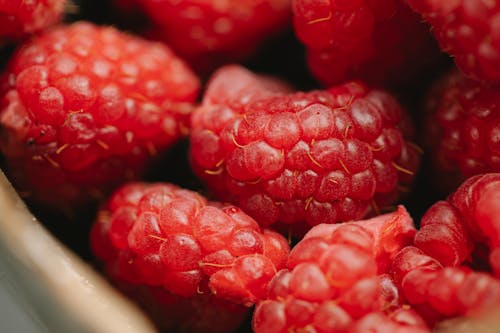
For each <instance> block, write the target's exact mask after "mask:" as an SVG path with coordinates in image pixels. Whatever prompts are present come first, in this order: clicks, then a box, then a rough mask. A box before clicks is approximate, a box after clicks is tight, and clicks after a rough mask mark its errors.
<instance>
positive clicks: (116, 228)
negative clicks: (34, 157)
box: [92, 183, 289, 306]
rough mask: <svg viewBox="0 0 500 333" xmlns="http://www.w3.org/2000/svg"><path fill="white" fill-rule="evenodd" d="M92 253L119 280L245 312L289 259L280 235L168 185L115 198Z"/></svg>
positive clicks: (123, 191)
mask: <svg viewBox="0 0 500 333" xmlns="http://www.w3.org/2000/svg"><path fill="white" fill-rule="evenodd" d="M92 248H93V250H94V253H95V254H96V255H97V257H98V258H100V259H101V260H102V261H103V262H104V264H105V266H106V269H107V271H108V274H109V275H110V276H111V277H112V278H113V279H115V280H118V281H125V282H128V283H131V284H135V285H139V286H148V287H161V288H163V289H164V290H165V291H167V292H169V293H172V294H175V295H180V296H183V297H195V296H196V295H197V294H199V293H212V294H214V295H216V296H217V297H219V298H222V299H227V300H231V301H233V302H235V303H240V304H244V305H247V306H250V305H252V303H254V302H255V301H257V300H259V299H262V298H263V297H265V296H266V287H267V284H268V283H269V281H270V280H271V279H272V278H273V276H274V275H275V273H276V271H277V270H279V269H281V268H282V267H283V266H284V264H285V262H286V258H287V256H288V252H289V246H288V243H287V241H286V240H285V239H284V238H283V237H282V236H281V235H279V234H277V233H275V232H272V231H268V230H261V229H260V227H259V225H258V224H257V222H255V221H254V220H253V219H252V218H250V217H249V216H248V215H246V214H244V213H243V212H242V211H241V210H240V209H238V208H236V207H234V206H223V205H220V208H219V207H215V206H213V205H209V204H208V203H207V201H206V199H204V198H203V197H201V196H200V195H198V194H197V193H195V192H191V191H188V190H184V189H180V188H178V187H176V186H174V185H170V184H162V183H158V184H145V183H132V184H128V185H125V186H123V187H122V188H120V189H119V190H118V191H116V192H115V193H114V194H113V196H112V197H111V198H110V200H109V201H108V202H107V204H106V205H105V206H104V207H103V208H102V210H101V211H100V213H99V215H98V217H97V220H96V222H95V224H94V228H93V237H92Z"/></svg>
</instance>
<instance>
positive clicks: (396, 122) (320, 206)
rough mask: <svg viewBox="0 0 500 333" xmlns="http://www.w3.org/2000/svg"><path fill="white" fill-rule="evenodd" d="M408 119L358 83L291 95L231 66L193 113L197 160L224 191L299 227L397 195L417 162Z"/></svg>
mask: <svg viewBox="0 0 500 333" xmlns="http://www.w3.org/2000/svg"><path fill="white" fill-rule="evenodd" d="M233 85H234V87H233V88H227V89H226V90H224V89H222V88H221V87H231V86H233ZM270 86H271V88H272V89H270ZM219 94H220V95H219ZM404 117H405V116H404V114H403V111H402V110H401V107H400V106H399V104H398V103H397V102H396V100H395V99H394V98H393V97H391V96H390V95H388V94H386V93H385V92H382V91H379V90H371V89H368V88H367V87H366V86H364V85H363V84H361V83H359V82H350V83H346V84H344V85H341V86H338V87H333V88H331V89H329V90H326V91H312V92H309V93H302V92H299V93H293V94H292V93H286V88H285V87H283V86H279V84H278V83H276V82H271V83H270V82H269V81H268V80H262V79H261V78H259V77H258V76H255V75H253V74H251V73H250V72H248V71H246V70H244V69H241V68H240V69H238V68H235V67H226V68H223V69H221V70H219V71H218V72H217V73H216V74H215V75H214V77H213V78H212V80H211V81H210V83H209V84H208V88H207V92H206V93H205V96H204V98H203V102H202V105H201V107H199V108H198V109H197V110H196V111H195V112H194V113H193V115H192V119H191V120H192V121H191V125H192V132H191V149H190V157H191V161H192V166H193V168H194V170H195V172H196V173H197V174H198V175H199V177H200V178H202V179H203V180H204V181H205V182H206V183H207V185H208V187H209V188H210V189H212V190H213V191H215V192H216V194H218V196H219V197H220V198H222V199H223V200H227V201H230V202H234V203H236V204H237V205H238V206H239V207H241V208H242V209H243V210H244V211H245V212H246V213H247V214H249V215H251V216H252V217H254V218H255V219H256V220H257V221H258V222H259V223H260V224H261V225H270V224H273V223H276V222H278V221H280V222H282V223H285V224H287V225H288V226H287V227H290V229H294V230H293V231H294V232H297V233H300V232H299V231H301V230H302V229H304V228H306V229H307V225H309V226H311V225H316V224H319V223H335V222H340V221H349V220H353V219H359V218H362V217H363V216H365V215H366V214H367V212H368V211H369V210H370V205H374V206H377V205H388V204H391V203H393V202H394V201H395V200H396V199H397V197H398V194H399V190H400V189H401V188H402V186H403V187H404V186H407V185H408V184H410V182H411V180H412V179H413V176H414V173H415V172H416V170H417V166H418V161H419V155H418V153H417V150H416V148H415V147H414V145H412V144H411V143H410V142H408V141H407V135H408V134H409V132H410V131H409V130H408V123H407V122H406V119H405V118H404Z"/></svg>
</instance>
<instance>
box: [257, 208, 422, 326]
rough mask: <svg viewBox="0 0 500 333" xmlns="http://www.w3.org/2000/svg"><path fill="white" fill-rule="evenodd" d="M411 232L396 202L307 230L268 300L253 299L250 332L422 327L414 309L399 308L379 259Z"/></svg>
mask: <svg viewBox="0 0 500 333" xmlns="http://www.w3.org/2000/svg"><path fill="white" fill-rule="evenodd" d="M414 232H415V229H414V227H413V225H412V221H411V218H410V217H409V215H408V213H407V212H406V210H405V209H404V208H403V207H400V208H399V209H398V211H397V212H394V213H390V214H385V215H381V216H379V217H376V218H373V219H370V220H366V221H358V222H350V223H345V224H338V225H318V226H316V227H314V228H313V229H311V230H310V231H309V232H308V233H307V234H306V236H305V237H304V238H303V239H302V240H301V241H300V242H299V243H298V244H297V245H296V246H295V247H294V248H293V250H292V251H291V253H290V256H289V258H288V264H287V269H283V270H281V271H280V272H278V274H277V275H276V276H275V278H274V279H273V280H272V282H271V284H270V289H269V297H268V299H266V300H264V301H261V302H260V303H258V304H257V307H256V310H255V313H254V317H253V328H254V330H255V332H256V333H265V332H277V333H280V332H290V331H292V330H295V331H302V330H303V331H311V332H368V331H370V332H372V331H373V330H374V329H375V328H374V327H377V326H380V328H379V329H377V330H374V331H375V332H428V330H427V328H426V326H425V324H424V322H423V321H422V319H420V318H419V316H418V315H417V314H416V313H414V312H412V311H410V310H404V309H402V308H401V306H400V302H399V295H398V291H397V289H396V286H395V285H394V283H393V282H392V280H391V279H390V278H389V277H388V276H387V274H385V273H386V272H388V269H389V268H390V267H389V265H387V264H386V259H392V257H393V256H394V255H395V254H396V253H398V252H399V251H400V250H401V249H402V248H403V247H405V246H406V245H408V244H410V243H411V241H412V236H413V234H414ZM384 312H385V313H384ZM402 312H405V313H406V314H404V313H402ZM406 326H408V327H406ZM382 327H383V328H384V329H382Z"/></svg>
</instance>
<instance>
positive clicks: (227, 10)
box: [135, 0, 292, 73]
mask: <svg viewBox="0 0 500 333" xmlns="http://www.w3.org/2000/svg"><path fill="white" fill-rule="evenodd" d="M135 1H136V2H138V3H139V4H140V5H141V6H142V8H143V9H144V11H145V12H146V14H147V15H148V17H149V18H150V19H151V21H152V23H153V27H152V28H151V32H150V34H151V37H153V38H155V39H159V40H162V41H165V42H166V43H167V44H168V45H169V46H171V47H172V48H173V49H174V50H175V51H176V52H177V53H178V54H179V55H180V56H182V58H183V59H186V61H188V62H189V64H191V66H192V67H193V68H195V69H196V70H197V71H199V72H201V73H206V72H210V71H212V70H213V69H215V68H217V67H219V66H221V65H224V64H227V63H232V62H237V61H243V60H246V59H248V58H249V57H250V56H251V55H252V54H254V53H255V51H256V50H257V49H258V47H259V46H260V45H261V44H263V43H264V42H265V41H267V40H269V38H270V37H272V36H274V35H278V34H279V33H280V32H281V31H283V30H284V29H286V28H287V27H288V25H289V24H290V22H291V16H292V11H291V0H237V1H227V0H225V1H220V0H184V1H177V0H135Z"/></svg>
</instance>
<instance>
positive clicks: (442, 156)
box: [425, 70, 500, 191]
mask: <svg viewBox="0 0 500 333" xmlns="http://www.w3.org/2000/svg"><path fill="white" fill-rule="evenodd" d="M499 92H500V90H499V89H498V88H494V87H491V86H488V85H486V84H484V83H479V82H476V81H474V80H471V79H467V78H466V77H465V76H464V75H463V74H461V73H460V72H459V71H457V70H454V71H452V72H450V73H449V74H447V75H445V76H444V77H443V78H442V79H441V80H439V81H438V82H436V83H435V84H434V86H433V88H432V89H431V91H430V93H429V96H428V97H427V100H426V104H425V108H426V110H425V111H426V114H427V115H426V119H425V130H426V135H425V138H426V140H427V147H426V148H427V149H428V151H429V152H430V156H431V158H432V165H433V170H432V172H433V174H434V177H435V178H436V182H437V183H438V184H437V185H438V186H439V187H441V188H442V189H443V190H447V191H450V190H453V189H455V188H456V187H458V185H459V184H460V183H461V182H462V181H464V180H465V179H467V178H468V177H470V176H473V175H477V174H480V173H485V172H497V171H500V109H499V108H498V105H499V102H500V97H499V96H500V94H499Z"/></svg>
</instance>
